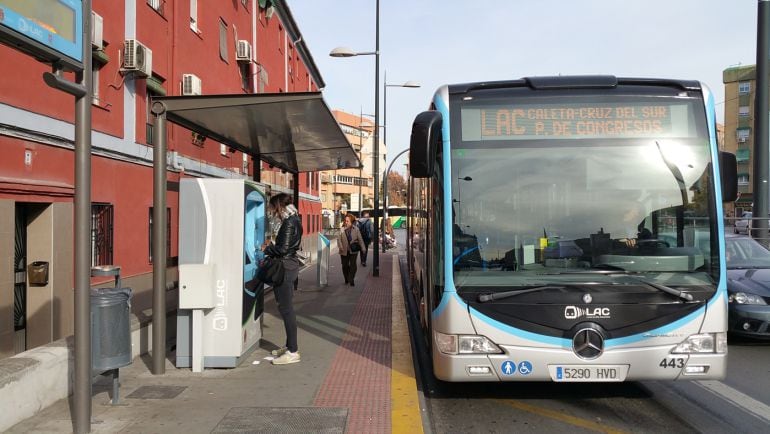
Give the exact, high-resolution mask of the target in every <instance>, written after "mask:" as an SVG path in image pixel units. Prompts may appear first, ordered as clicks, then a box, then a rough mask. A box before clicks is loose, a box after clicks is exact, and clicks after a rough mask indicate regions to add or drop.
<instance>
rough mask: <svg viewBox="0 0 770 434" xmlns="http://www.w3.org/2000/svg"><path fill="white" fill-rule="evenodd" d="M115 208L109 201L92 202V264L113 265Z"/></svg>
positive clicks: (93, 265) (94, 265)
mask: <svg viewBox="0 0 770 434" xmlns="http://www.w3.org/2000/svg"><path fill="white" fill-rule="evenodd" d="M114 215H115V214H114V209H113V207H112V205H111V204H108V203H94V204H91V266H92V267H96V266H98V265H112V241H113V236H112V230H113V222H114Z"/></svg>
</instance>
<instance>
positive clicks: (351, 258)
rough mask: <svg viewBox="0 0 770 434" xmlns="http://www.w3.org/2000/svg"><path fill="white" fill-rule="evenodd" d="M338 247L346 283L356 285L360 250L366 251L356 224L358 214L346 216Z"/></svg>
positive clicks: (338, 239)
mask: <svg viewBox="0 0 770 434" xmlns="http://www.w3.org/2000/svg"><path fill="white" fill-rule="evenodd" d="M356 245H357V246H358V247H357V248H356V247H355V246H356ZM337 248H338V249H339V252H340V259H342V274H343V275H344V276H345V283H346V284H349V285H350V286H355V285H356V284H355V277H356V260H357V259H358V252H360V251H366V244H365V243H364V239H363V237H361V231H359V230H358V226H357V225H356V216H354V215H353V214H347V215H346V216H345V221H344V223H343V227H342V231H340V236H339V238H337Z"/></svg>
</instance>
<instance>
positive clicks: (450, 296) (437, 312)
mask: <svg viewBox="0 0 770 434" xmlns="http://www.w3.org/2000/svg"><path fill="white" fill-rule="evenodd" d="M452 300H454V301H456V302H458V303H460V304H461V305H466V306H467V303H465V301H464V300H463V299H461V298H460V296H459V295H457V293H456V292H449V291H444V294H443V295H442V296H441V302H440V303H439V304H438V306H436V308H435V309H433V317H434V318H435V317H437V316H441V314H442V313H443V312H444V309H446V307H447V306H448V305H449V302H450V301H452ZM463 309H466V307H463Z"/></svg>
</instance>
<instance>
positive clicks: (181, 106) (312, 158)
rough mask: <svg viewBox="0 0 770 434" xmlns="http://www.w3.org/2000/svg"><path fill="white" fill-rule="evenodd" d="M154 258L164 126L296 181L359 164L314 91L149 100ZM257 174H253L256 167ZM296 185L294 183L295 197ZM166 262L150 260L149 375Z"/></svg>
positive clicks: (161, 358) (158, 251) (161, 333)
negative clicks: (184, 130) (173, 126)
mask: <svg viewBox="0 0 770 434" xmlns="http://www.w3.org/2000/svg"><path fill="white" fill-rule="evenodd" d="M152 112H153V114H154V115H155V116H156V122H155V128H154V131H153V143H154V146H155V148H154V156H153V217H152V218H153V222H157V223H154V224H153V226H152V228H153V229H152V234H151V235H152V246H153V252H152V254H153V257H155V258H162V257H164V256H165V251H164V249H165V246H166V241H167V240H166V237H167V235H166V232H165V228H166V225H167V222H166V218H167V216H166V213H165V212H164V210H165V209H166V180H167V176H166V175H167V173H166V168H167V165H168V162H167V158H166V153H167V148H168V147H167V143H166V123H167V122H172V123H174V124H177V125H180V126H182V127H184V128H187V129H188V130H190V131H192V132H195V133H197V134H200V135H201V136H203V137H206V138H210V139H212V140H215V141H217V142H220V143H223V144H225V145H227V146H228V147H230V148H231V149H233V150H237V151H241V152H243V153H245V154H247V155H250V156H251V157H252V158H254V160H255V161H264V162H267V163H268V164H270V165H271V166H273V167H278V168H280V169H282V170H285V171H286V172H289V173H293V174H294V175H295V176H296V175H297V174H299V173H301V172H315V171H320V170H335V169H347V168H359V167H361V161H360V159H359V158H358V156H357V154H356V152H355V150H354V149H353V147H352V146H351V145H350V143H349V142H348V141H347V139H346V138H345V135H344V133H343V132H342V129H341V128H340V126H339V124H338V123H337V121H336V119H335V118H334V116H333V115H332V113H331V110H329V107H328V106H327V105H326V102H324V100H323V97H322V96H321V93H320V92H302V93H277V94H276V93H273V94H244V95H202V96H170V97H157V98H153V104H152ZM255 170H257V171H258V170H259V168H258V167H257V168H256V169H255ZM298 192H299V189H298V182H296V181H295V182H294V196H295V200H296V198H297V196H298ZM165 291H166V264H165V262H164V261H154V262H153V307H152V316H153V318H152V323H153V327H152V372H153V374H156V375H158V374H163V373H164V372H165V348H166V345H165V342H166V294H165Z"/></svg>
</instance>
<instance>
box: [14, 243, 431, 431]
mask: <svg viewBox="0 0 770 434" xmlns="http://www.w3.org/2000/svg"><path fill="white" fill-rule="evenodd" d="M356 281H357V282H358V283H357V285H356V286H355V287H351V286H348V285H345V284H344V283H343V277H342V274H341V265H340V261H339V256H338V255H333V256H332V257H331V259H330V269H329V285H328V286H327V287H323V288H319V287H318V286H317V283H316V265H315V264H313V265H311V266H309V267H307V268H305V269H304V270H302V272H301V273H300V285H299V288H300V289H299V291H297V292H295V296H294V306H295V310H296V312H297V322H298V325H299V351H300V354H301V356H302V361H301V362H300V363H297V364H291V365H284V366H274V365H272V364H271V363H270V361H269V360H268V358H269V356H270V351H271V350H272V349H275V348H277V347H278V346H280V345H282V344H283V343H284V340H285V334H284V331H283V322H282V321H281V318H280V315H279V314H278V311H277V307H276V304H275V300H274V298H273V296H272V292H270V293H268V295H266V297H265V317H264V323H263V338H262V341H261V342H260V344H259V346H258V348H257V349H256V350H255V351H254V352H253V353H252V354H251V355H250V356H249V357H248V358H246V360H245V361H244V362H243V363H241V365H240V366H238V367H237V368H234V369H206V370H204V372H202V373H193V372H192V371H191V370H190V369H189V368H183V369H177V368H176V367H175V366H174V364H173V360H175V354H174V353H173V351H172V352H171V353H169V355H168V357H167V360H166V373H165V374H164V375H158V376H155V375H152V374H151V373H150V368H151V366H152V360H151V358H150V357H149V355H144V356H142V357H141V358H137V359H135V360H134V362H133V364H132V365H130V366H128V367H125V368H121V369H120V379H121V386H120V401H119V403H118V404H117V405H112V404H111V403H110V396H109V393H111V379H110V378H108V377H99V379H98V380H97V381H96V383H95V384H94V387H93V399H92V422H91V432H95V433H116V432H123V433H177V432H184V433H204V432H205V433H209V432H216V433H229V432H303V433H304V432H314V433H316V432H324V433H342V432H350V433H361V432H371V433H389V432H409V433H415V432H422V420H421V414H420V413H421V412H420V408H419V402H418V396H417V388H416V382H415V378H414V372H413V364H412V358H411V347H410V343H409V333H408V328H407V324H406V315H405V304H404V300H403V290H402V287H401V278H400V272H399V268H398V256H397V254H396V252H394V253H383V254H381V255H380V276H379V277H373V276H372V275H371V264H369V266H368V267H365V268H364V267H360V266H359V269H358V275H357V279H356ZM72 410H73V402H72V397H71V396H70V398H69V399H63V400H60V401H58V402H56V403H55V404H54V405H52V406H50V407H48V408H46V409H44V410H42V411H40V412H39V413H38V414H37V415H35V416H34V417H32V418H29V419H27V420H25V421H23V422H21V423H19V424H17V425H15V426H14V427H12V428H11V429H10V430H9V432H19V433H21V432H24V433H29V432H32V433H42V432H71V431H73V429H74V426H73V425H72V418H71V412H72Z"/></svg>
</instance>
